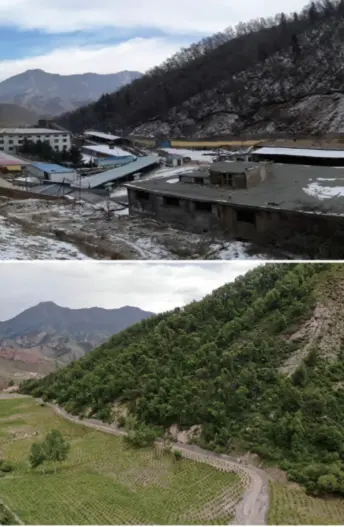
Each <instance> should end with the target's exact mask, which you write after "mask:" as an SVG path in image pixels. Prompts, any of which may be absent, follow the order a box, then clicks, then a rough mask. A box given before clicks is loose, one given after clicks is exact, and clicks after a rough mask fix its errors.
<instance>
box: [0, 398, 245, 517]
mask: <svg viewBox="0 0 344 527" xmlns="http://www.w3.org/2000/svg"><path fill="white" fill-rule="evenodd" d="M0 428H1V433H0V453H1V456H2V457H3V458H5V459H6V460H8V461H10V462H12V463H13V464H14V466H15V470H14V471H13V472H12V473H11V475H9V476H5V477H2V478H1V479H0V497H1V498H2V499H3V501H4V503H5V504H6V505H8V506H9V507H10V509H11V510H12V511H13V512H15V513H16V514H17V515H18V516H19V517H20V518H21V520H22V521H23V522H24V523H25V524H43V525H47V524H55V525H56V524H67V525H68V524H78V525H87V524H88V525H89V524H152V523H154V524H202V523H207V524H223V523H229V522H230V521H231V520H233V513H234V507H235V505H236V504H237V503H238V502H239V501H240V499H241V496H242V493H243V483H242V481H241V480H240V478H239V477H238V476H237V475H235V474H233V473H231V472H222V471H220V470H216V469H215V468H213V467H211V466H209V465H206V464H202V463H197V462H194V461H191V460H187V459H182V460H181V461H176V460H175V459H174V457H173V456H172V455H171V454H166V453H165V454H164V453H159V452H157V451H156V450H154V449H139V450H134V449H132V448H129V447H127V446H126V445H125V443H124V442H123V440H122V439H121V438H117V437H114V436H111V435H108V434H105V433H102V432H99V431H96V430H92V429H89V428H86V427H83V426H80V425H76V424H73V423H70V422H68V421H65V420H64V419H62V418H60V417H59V416H57V415H56V414H55V413H54V412H53V410H52V409H50V408H49V407H45V406H44V407H42V406H40V405H39V403H37V402H35V401H34V400H32V399H12V400H0ZM52 428H56V429H59V430H60V431H61V432H62V434H63V435H64V436H65V437H66V439H67V440H68V441H69V442H70V443H71V453H70V456H69V458H68V460H67V461H66V462H65V463H64V464H63V465H62V466H61V468H60V469H58V470H57V473H56V474H55V473H54V471H53V470H49V469H48V470H46V473H45V474H44V473H43V469H38V470H36V471H32V470H31V469H30V468H29V466H28V462H27V459H28V452H29V449H30V445H31V443H32V442H33V441H36V440H40V439H41V438H43V436H44V435H45V434H46V433H47V432H48V431H49V430H51V429H52Z"/></svg>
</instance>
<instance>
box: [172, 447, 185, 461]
mask: <svg viewBox="0 0 344 527" xmlns="http://www.w3.org/2000/svg"><path fill="white" fill-rule="evenodd" d="M173 457H174V459H175V460H176V461H180V460H181V459H182V457H183V454H182V453H181V451H180V450H173Z"/></svg>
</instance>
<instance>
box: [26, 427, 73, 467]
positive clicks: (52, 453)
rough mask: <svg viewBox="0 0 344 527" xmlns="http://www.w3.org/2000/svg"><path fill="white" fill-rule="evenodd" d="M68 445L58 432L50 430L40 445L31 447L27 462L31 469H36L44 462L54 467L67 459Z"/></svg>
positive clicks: (34, 444)
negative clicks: (48, 462)
mask: <svg viewBox="0 0 344 527" xmlns="http://www.w3.org/2000/svg"><path fill="white" fill-rule="evenodd" d="M69 450H70V444H69V443H68V442H67V441H66V440H65V439H64V437H63V436H62V434H61V432H60V431H59V430H51V431H50V432H49V433H48V434H47V435H46V437H45V439H44V441H42V442H40V443H33V444H32V445H31V450H30V456H29V462H30V465H31V468H37V467H39V466H40V465H42V464H43V463H44V462H46V461H50V462H52V463H53V464H54V465H55V472H56V465H57V463H62V462H63V461H65V460H66V459H67V457H68V453H69Z"/></svg>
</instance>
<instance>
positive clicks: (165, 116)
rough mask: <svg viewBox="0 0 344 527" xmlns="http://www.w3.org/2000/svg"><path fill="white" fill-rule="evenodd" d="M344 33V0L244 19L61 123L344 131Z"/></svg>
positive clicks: (140, 130)
mask: <svg viewBox="0 0 344 527" xmlns="http://www.w3.org/2000/svg"><path fill="white" fill-rule="evenodd" d="M343 34H344V0H340V1H338V0H333V1H332V0H323V1H322V2H317V3H315V2H312V3H311V4H309V5H308V6H307V7H306V8H304V9H303V10H302V12H300V13H296V12H295V13H292V14H286V13H280V14H278V15H276V16H275V17H274V18H269V19H264V18H260V19H259V20H252V21H250V22H248V23H240V24H238V26H237V27H236V28H228V29H226V30H225V31H223V32H222V33H217V34H215V35H213V36H212V37H208V38H204V39H203V40H201V41H200V42H198V43H195V44H193V45H192V46H190V47H189V48H186V49H182V50H180V52H178V53H176V54H175V55H174V56H172V57H170V58H169V59H167V60H166V61H165V62H164V63H163V64H161V65H160V66H158V67H155V68H153V69H152V70H151V71H149V72H147V73H146V74H145V75H143V76H142V77H141V78H139V79H137V80H135V81H134V82H132V83H131V84H129V85H127V86H125V87H123V88H121V89H120V90H119V91H118V92H116V93H113V94H106V95H104V96H102V97H101V98H100V99H99V100H98V101H97V102H96V103H94V104H91V105H89V106H85V107H82V108H80V109H78V110H77V111H75V112H72V113H69V114H65V115H63V116H62V117H61V118H60V123H61V124H62V125H63V126H66V127H67V128H70V129H71V130H73V131H77V132H80V131H83V130H84V129H85V128H97V129H102V130H112V131H117V132H123V133H129V132H130V133H136V134H140V135H155V136H157V135H168V136H171V137H172V136H185V135H189V136H190V135H193V136H197V135H199V136H206V135H209V136H211V135H214V134H240V133H248V132H249V133H258V132H270V133H271V132H283V131H288V132H290V131H291V132H295V133H296V132H303V133H307V132H309V133H316V132H318V133H321V132H331V131H332V132H337V131H340V130H341V129H342V128H344V122H343V118H342V117H341V115H342V112H341V111H340V108H341V104H342V103H343V100H342V97H343V89H342V86H343V81H344V68H343V65H342V64H343V61H342V60H341V58H342V56H343V51H344V49H343V45H342V42H343Z"/></svg>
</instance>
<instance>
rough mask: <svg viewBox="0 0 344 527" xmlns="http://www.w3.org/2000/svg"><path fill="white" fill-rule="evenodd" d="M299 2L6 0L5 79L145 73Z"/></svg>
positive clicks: (0, 16)
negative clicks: (31, 74)
mask: <svg viewBox="0 0 344 527" xmlns="http://www.w3.org/2000/svg"><path fill="white" fill-rule="evenodd" d="M305 3H306V2H304V1H300V0H288V2H285V1H284V2H282V1H280V0H277V2H276V1H275V0H255V1H254V2H252V0H242V1H241V2H235V1H234V0H213V1H212V2H209V1H208V0H186V1H185V0H173V2H169V1H167V2H165V1H160V0H144V1H143V0H125V1H124V2H122V1H120V0H99V1H96V0H0V81H1V80H4V79H6V78H7V77H10V76H12V75H15V74H17V73H21V72H22V71H25V70H27V69H36V68H40V69H44V70H45V71H48V72H51V73H60V74H72V73H84V72H89V71H92V72H96V73H114V72H116V71H120V70H123V69H129V70H138V71H142V72H143V71H146V70H147V69H149V68H151V67H152V66H154V65H157V64H159V63H161V62H162V61H163V60H164V59H165V58H167V57H168V56H170V55H172V54H173V53H175V52H176V51H177V50H178V49H180V48H181V47H186V46H188V45H189V44H191V43H192V42H195V41H198V40H199V39H201V38H202V37H203V36H207V35H211V34H213V33H216V32H217V31H221V30H223V29H224V28H225V27H228V26H235V25H236V24H237V23H238V22H240V21H244V22H245V21H248V20H250V19H252V18H257V17H266V16H271V15H274V14H276V13H278V12H279V11H282V10H284V11H286V12H292V11H295V10H297V11H298V10H300V9H301V8H302V7H303V5H304V4H305Z"/></svg>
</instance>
